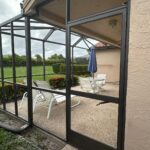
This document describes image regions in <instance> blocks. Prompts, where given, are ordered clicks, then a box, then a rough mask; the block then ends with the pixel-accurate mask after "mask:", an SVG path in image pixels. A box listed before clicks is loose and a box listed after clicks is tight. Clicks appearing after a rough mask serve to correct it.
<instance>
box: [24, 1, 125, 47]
mask: <svg viewBox="0 0 150 150" xmlns="http://www.w3.org/2000/svg"><path fill="white" fill-rule="evenodd" d="M126 1H127V0H107V1H103V0H92V3H91V0H81V1H77V0H72V1H71V2H72V3H71V19H77V18H80V17H84V16H86V15H91V14H93V13H97V12H102V11H105V10H108V9H111V8H115V7H118V6H121V5H123V4H124V2H126ZM65 7H66V5H65V0H25V1H24V12H25V14H29V15H33V14H35V13H36V14H38V15H37V16H36V18H37V19H40V20H43V21H45V22H47V23H50V24H53V25H57V26H59V27H62V28H65V12H66V10H65ZM121 25H122V16H121V15H120V16H119V15H118V16H113V17H110V18H105V19H103V20H100V21H95V22H92V23H88V24H82V25H80V26H74V27H73V28H72V30H73V31H74V32H78V33H80V34H83V35H85V36H88V37H91V38H94V39H96V40H101V41H103V42H107V43H109V44H111V45H114V46H117V47H120V41H121Z"/></svg>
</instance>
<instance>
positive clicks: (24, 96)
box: [19, 92, 28, 108]
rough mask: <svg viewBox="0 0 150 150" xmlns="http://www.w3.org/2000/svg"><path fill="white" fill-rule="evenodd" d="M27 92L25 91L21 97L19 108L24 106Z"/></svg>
mask: <svg viewBox="0 0 150 150" xmlns="http://www.w3.org/2000/svg"><path fill="white" fill-rule="evenodd" d="M27 94H28V93H27V92H25V93H24V94H23V96H22V99H21V102H20V105H19V108H21V107H22V103H23V101H24V99H25V98H27Z"/></svg>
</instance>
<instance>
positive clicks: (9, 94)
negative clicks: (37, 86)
mask: <svg viewBox="0 0 150 150" xmlns="http://www.w3.org/2000/svg"><path fill="white" fill-rule="evenodd" d="M16 88H17V90H16V91H17V99H18V98H20V97H22V95H23V93H24V92H25V91H26V88H25V87H24V86H20V85H19V86H17V87H16ZM4 94H5V95H3V99H5V101H6V103H7V102H11V101H13V100H14V87H13V85H11V84H5V85H4ZM1 102H2V86H1V85H0V103H1Z"/></svg>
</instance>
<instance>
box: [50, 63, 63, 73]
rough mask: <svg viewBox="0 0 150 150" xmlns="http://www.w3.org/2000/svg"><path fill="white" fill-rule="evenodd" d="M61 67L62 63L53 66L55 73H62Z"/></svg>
mask: <svg viewBox="0 0 150 150" xmlns="http://www.w3.org/2000/svg"><path fill="white" fill-rule="evenodd" d="M60 65H61V64H60V63H56V64H53V65H52V68H53V72H54V73H59V72H60Z"/></svg>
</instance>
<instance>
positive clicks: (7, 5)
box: [0, 0, 87, 57]
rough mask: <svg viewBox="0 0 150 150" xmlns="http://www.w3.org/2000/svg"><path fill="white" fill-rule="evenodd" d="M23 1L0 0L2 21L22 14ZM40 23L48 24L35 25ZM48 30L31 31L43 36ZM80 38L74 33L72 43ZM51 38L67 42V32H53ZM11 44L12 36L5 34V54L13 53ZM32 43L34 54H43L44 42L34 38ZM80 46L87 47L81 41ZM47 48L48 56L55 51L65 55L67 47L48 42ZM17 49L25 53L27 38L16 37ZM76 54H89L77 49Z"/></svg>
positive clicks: (17, 51) (0, 20)
mask: <svg viewBox="0 0 150 150" xmlns="http://www.w3.org/2000/svg"><path fill="white" fill-rule="evenodd" d="M21 2H22V0H0V23H2V22H4V21H6V20H8V19H10V18H12V17H14V16H16V15H18V14H20V13H21V8H20V3H21ZM14 24H15V25H19V24H16V23H14ZM31 25H33V24H31ZM39 25H43V26H48V25H45V24H34V26H39ZM48 31H49V30H42V31H37V30H36V31H35V30H34V31H32V32H31V35H32V36H33V37H37V38H43V37H44V36H45V35H46V33H47V32H48ZM14 33H16V34H17V33H18V34H21V35H24V34H23V33H24V31H14ZM78 38H79V37H77V36H73V35H72V36H71V39H72V41H73V42H71V43H72V44H73V43H74V42H75V41H76V40H77V39H78ZM50 40H52V41H56V42H62V43H65V34H64V33H63V32H60V31H56V32H54V33H53V36H51V37H50ZM10 44H11V41H10V36H8V35H7V36H6V35H5V36H4V35H3V54H4V55H5V54H11V45H10ZM31 45H32V56H34V55H36V54H40V55H42V42H36V41H34V40H32V44H31ZM78 46H81V47H82V46H83V47H85V44H84V43H80V44H79V45H78ZM45 49H46V57H49V56H51V55H53V54H55V53H57V54H62V55H64V56H65V47H64V46H61V45H56V44H49V43H47V44H46V47H45ZM15 51H16V53H17V54H20V55H25V40H24V39H23V38H15ZM74 54H75V56H83V55H85V54H87V52H86V51H85V50H81V49H80V50H79V49H76V50H75V53H74Z"/></svg>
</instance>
